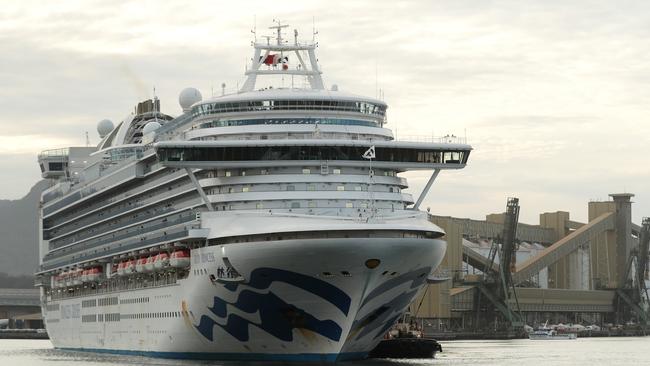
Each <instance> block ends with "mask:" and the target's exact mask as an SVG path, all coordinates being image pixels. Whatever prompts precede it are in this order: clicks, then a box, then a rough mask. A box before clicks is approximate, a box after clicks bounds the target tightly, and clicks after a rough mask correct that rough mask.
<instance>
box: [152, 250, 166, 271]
mask: <svg viewBox="0 0 650 366" xmlns="http://www.w3.org/2000/svg"><path fill="white" fill-rule="evenodd" d="M168 266H169V254H167V253H164V252H163V253H159V254H158V255H157V256H155V258H154V260H153V267H154V268H155V269H163V268H167V267H168Z"/></svg>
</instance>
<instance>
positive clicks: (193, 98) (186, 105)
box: [178, 88, 203, 112]
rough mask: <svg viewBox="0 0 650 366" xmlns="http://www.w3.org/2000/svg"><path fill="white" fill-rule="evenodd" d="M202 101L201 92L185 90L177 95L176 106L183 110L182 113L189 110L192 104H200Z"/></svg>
mask: <svg viewBox="0 0 650 366" xmlns="http://www.w3.org/2000/svg"><path fill="white" fill-rule="evenodd" d="M202 99H203V97H202V96H201V92H200V91H198V89H195V88H185V89H183V91H181V93H180V94H179V95H178V104H180V105H181V108H183V112H187V111H189V110H190V107H191V106H192V104H194V103H196V102H200V101H201V100H202Z"/></svg>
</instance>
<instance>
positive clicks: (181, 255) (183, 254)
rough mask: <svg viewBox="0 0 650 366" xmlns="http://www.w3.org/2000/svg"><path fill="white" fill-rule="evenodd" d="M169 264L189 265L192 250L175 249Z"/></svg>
mask: <svg viewBox="0 0 650 366" xmlns="http://www.w3.org/2000/svg"><path fill="white" fill-rule="evenodd" d="M169 265H170V266H172V267H174V268H184V267H189V265H190V251H189V250H187V249H183V250H176V251H174V252H173V253H172V255H171V257H170V258H169Z"/></svg>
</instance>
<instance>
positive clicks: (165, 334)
mask: <svg viewBox="0 0 650 366" xmlns="http://www.w3.org/2000/svg"><path fill="white" fill-rule="evenodd" d="M445 247H446V244H445V243H444V242H443V241H441V240H435V239H421V238H390V239H389V238H362V239H360V238H349V239H345V238H338V239H312V240H282V241H264V242H253V243H240V244H229V245H227V246H211V247H204V248H199V249H195V250H193V251H192V253H191V256H192V265H191V269H190V274H189V276H188V277H187V278H186V279H182V280H179V281H178V282H177V284H175V285H166V286H161V287H155V288H144V289H134V290H129V291H122V292H113V293H106V294H101V295H92V296H83V297H76V298H68V299H64V300H60V301H56V300H54V301H51V302H48V303H47V304H46V305H49V308H50V309H52V308H53V307H54V306H55V304H58V306H56V308H58V310H54V311H48V310H46V308H48V307H44V310H43V311H44V318H45V319H46V321H47V328H48V332H49V335H50V337H51V339H52V342H53V344H54V346H55V347H57V348H63V349H75V350H89V351H100V352H101V351H104V352H115V353H126V354H141V355H149V356H161V357H173V358H201V359H206V358H208V359H209V358H214V359H266V360H313V361H337V360H342V359H351V358H357V359H358V358H363V357H365V355H366V354H367V353H368V352H369V351H370V350H371V349H372V348H374V347H375V345H376V344H377V343H378V342H379V341H380V340H381V338H382V336H383V335H384V333H385V332H386V330H387V327H390V326H391V325H392V324H393V323H394V321H395V320H396V319H397V318H398V317H399V315H400V314H402V313H403V312H404V311H405V309H406V308H407V306H408V305H409V304H410V303H411V301H412V300H413V299H414V298H415V296H416V294H417V293H418V291H419V290H420V289H421V288H422V287H423V286H424V285H425V283H426V277H427V275H428V274H429V273H430V272H431V271H432V270H433V269H434V268H436V267H437V266H438V264H439V263H440V261H441V260H442V258H443V255H444V252H445ZM225 255H227V257H228V258H229V260H230V262H231V263H232V264H233V266H234V267H235V268H237V270H238V271H239V272H240V274H241V275H242V276H243V277H244V279H245V280H244V281H243V282H240V283H237V282H231V283H227V282H226V283H223V282H219V281H214V279H211V276H210V275H212V276H216V275H217V264H218V263H220V262H221V260H220V259H221V258H222V257H224V256H225ZM373 258H377V259H380V260H381V263H380V265H379V266H378V267H377V268H374V269H370V268H367V266H365V265H364V263H365V262H366V261H367V260H368V259H373ZM342 272H343V273H345V275H343V274H342ZM323 273H328V274H327V275H324V274H323ZM111 297H117V300H113V301H114V302H113V303H114V304H112V305H107V306H91V307H83V306H82V301H87V300H91V303H92V299H102V298H111ZM133 299H137V300H133ZM144 299H146V300H144ZM104 302H110V301H107V300H104ZM98 304H99V302H98ZM98 314H103V315H102V316H101V318H102V319H104V321H101V322H100V321H94V322H93V321H92V319H93V315H94V316H95V317H97V315H98ZM106 314H120V315H119V317H120V319H119V321H116V320H115V319H114V318H115V317H116V316H115V315H110V317H112V318H110V319H111V320H109V321H106V317H107V315H106ZM82 319H86V321H85V322H84V321H82ZM88 319H90V321H88ZM98 320H99V319H98Z"/></svg>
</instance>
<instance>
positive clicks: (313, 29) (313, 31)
mask: <svg viewBox="0 0 650 366" xmlns="http://www.w3.org/2000/svg"><path fill="white" fill-rule="evenodd" d="M317 34H318V31H317V30H316V17H314V16H312V17H311V41H312V42H313V43H316V35H317Z"/></svg>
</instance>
